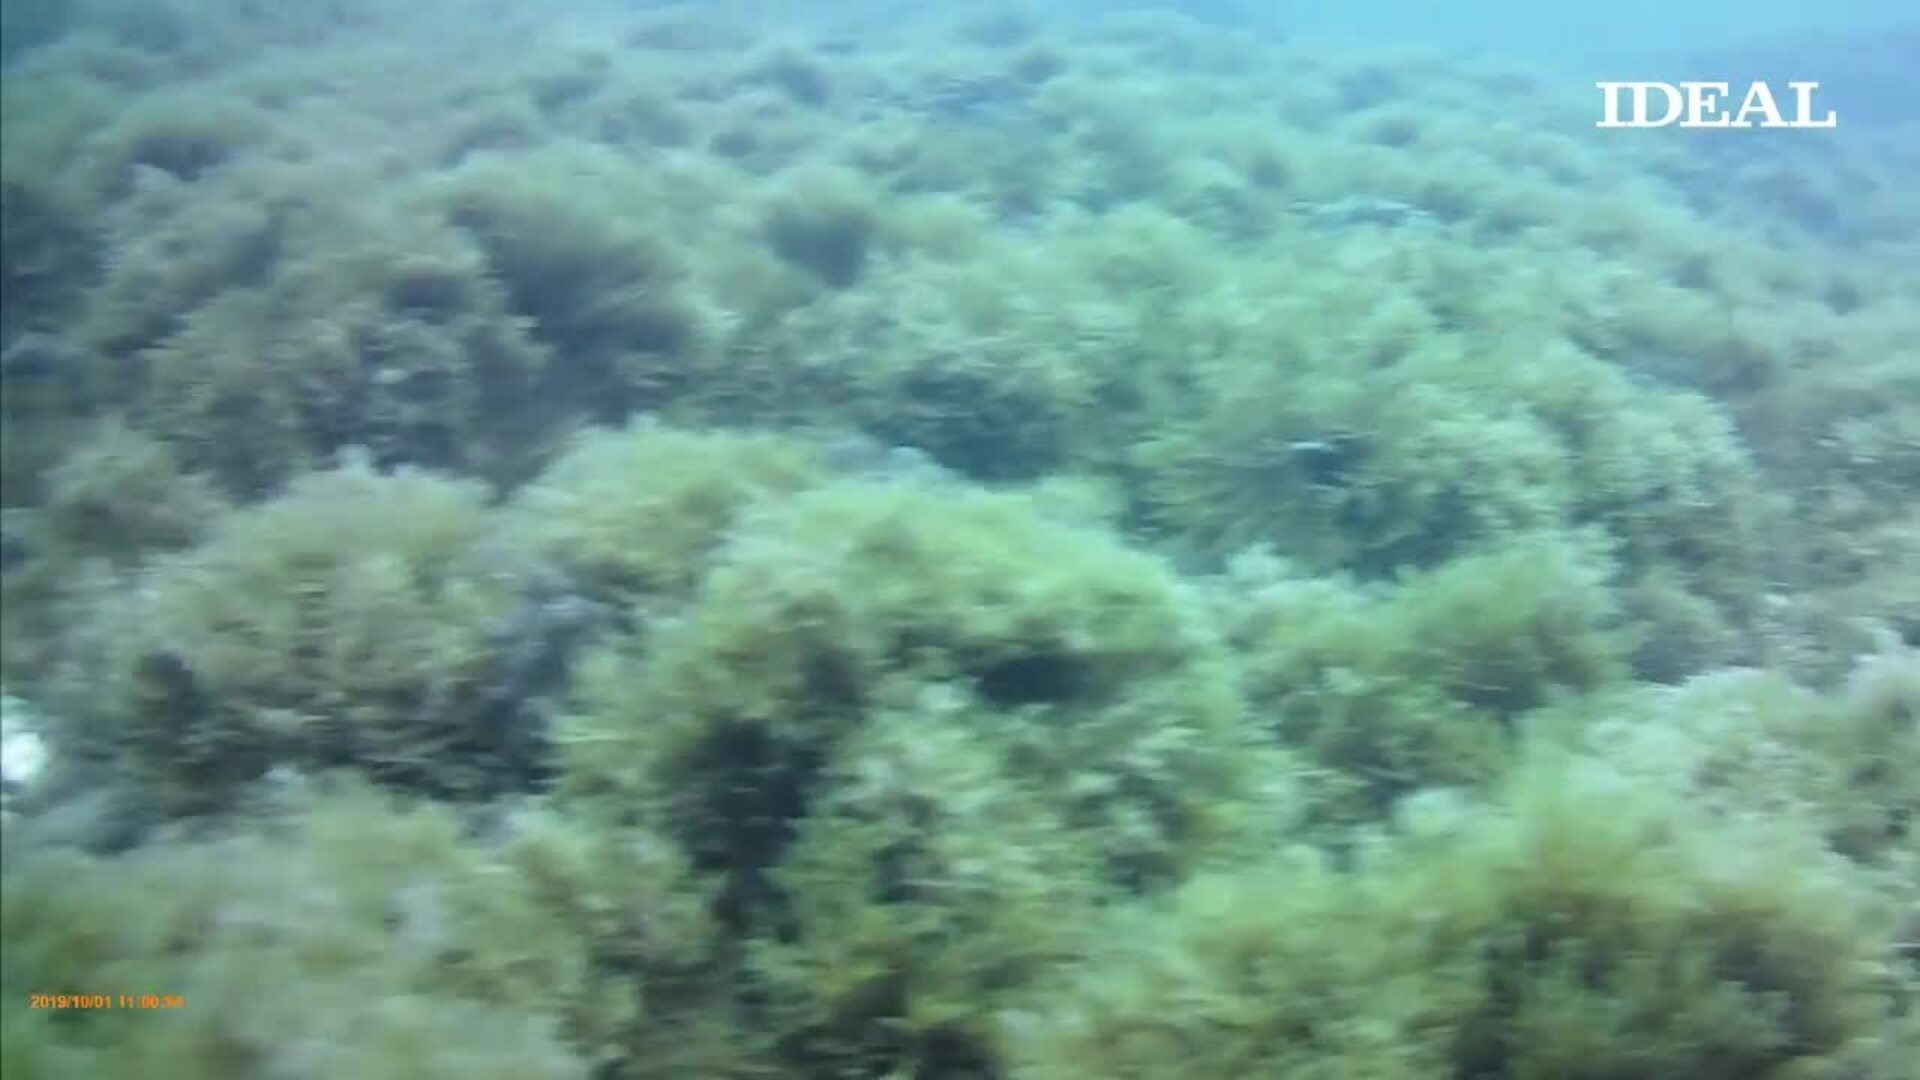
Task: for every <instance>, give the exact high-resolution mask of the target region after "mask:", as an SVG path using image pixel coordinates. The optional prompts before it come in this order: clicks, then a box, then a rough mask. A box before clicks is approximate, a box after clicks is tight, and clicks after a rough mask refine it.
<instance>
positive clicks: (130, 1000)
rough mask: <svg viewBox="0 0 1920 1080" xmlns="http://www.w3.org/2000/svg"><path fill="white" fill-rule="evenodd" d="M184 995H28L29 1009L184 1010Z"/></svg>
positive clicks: (185, 999) (185, 1002) (185, 1003)
mask: <svg viewBox="0 0 1920 1080" xmlns="http://www.w3.org/2000/svg"><path fill="white" fill-rule="evenodd" d="M186 1005H187V998H186V995H184V994H28V995H27V1007H28V1008H29V1009H183V1008H186Z"/></svg>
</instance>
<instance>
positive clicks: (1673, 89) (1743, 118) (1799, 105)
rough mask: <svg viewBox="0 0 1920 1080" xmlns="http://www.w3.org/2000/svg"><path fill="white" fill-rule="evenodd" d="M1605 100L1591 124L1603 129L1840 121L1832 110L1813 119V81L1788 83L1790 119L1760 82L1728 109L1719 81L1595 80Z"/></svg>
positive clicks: (1728, 97)
mask: <svg viewBox="0 0 1920 1080" xmlns="http://www.w3.org/2000/svg"><path fill="white" fill-rule="evenodd" d="M1593 85H1594V86H1596V87H1599V89H1600V93H1601V96H1602V98H1603V100H1604V102H1605V110H1604V112H1603V114H1602V117H1601V119H1600V120H1599V121H1598V122H1596V123H1595V124H1594V126H1595V127H1603V128H1658V127H1667V126H1669V125H1673V124H1677V125H1679V126H1680V127H1683V128H1751V127H1761V128H1830V127H1838V126H1839V124H1840V119H1839V117H1838V116H1836V115H1834V112H1833V110H1832V109H1828V110H1826V114H1825V115H1824V116H1816V115H1815V112H1814V104H1813V95H1814V92H1815V91H1817V90H1819V89H1820V84H1819V83H1817V82H1790V83H1788V84H1787V89H1788V90H1789V91H1791V93H1790V94H1789V95H1788V97H1787V100H1788V102H1789V104H1791V105H1792V106H1793V110H1792V113H1791V115H1789V114H1787V113H1784V112H1782V111H1781V108H1780V103H1781V100H1782V99H1781V97H1779V96H1778V95H1776V94H1774V92H1773V88H1772V87H1770V86H1768V85H1767V84H1766V83H1764V82H1756V83H1754V84H1752V85H1751V86H1749V87H1747V89H1746V93H1745V94H1743V95H1741V97H1740V98H1739V105H1738V107H1733V106H1732V104H1731V102H1732V101H1733V94H1732V93H1731V91H1730V87H1729V85H1728V84H1727V83H1723V82H1683V83H1664V82H1597V83H1594V84H1593ZM1655 94H1658V95H1660V99H1661V110H1662V111H1661V113H1660V115H1658V116H1654V115H1652V111H1653V110H1652V108H1651V106H1652V105H1653V96H1654V95H1655Z"/></svg>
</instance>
